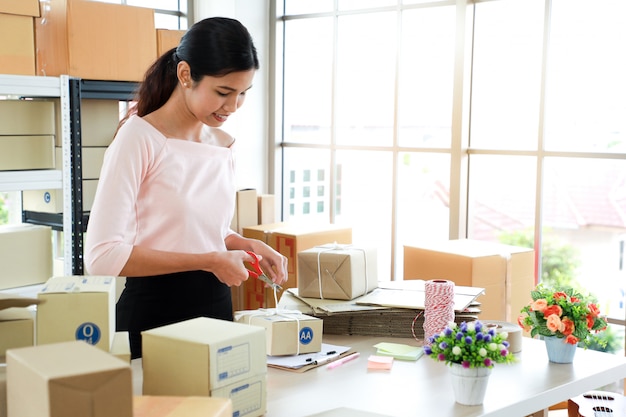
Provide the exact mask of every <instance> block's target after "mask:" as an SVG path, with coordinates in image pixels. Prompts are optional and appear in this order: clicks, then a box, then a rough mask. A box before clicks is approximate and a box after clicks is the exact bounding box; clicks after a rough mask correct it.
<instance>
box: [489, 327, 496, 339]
mask: <svg viewBox="0 0 626 417" xmlns="http://www.w3.org/2000/svg"><path fill="white" fill-rule="evenodd" d="M488 333H489V334H490V335H491V337H493V336H495V335H496V329H494V328H491V329H489V332H488Z"/></svg>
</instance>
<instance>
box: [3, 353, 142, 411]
mask: <svg viewBox="0 0 626 417" xmlns="http://www.w3.org/2000/svg"><path fill="white" fill-rule="evenodd" d="M132 390H133V388H132V376H131V369H130V365H129V364H127V363H124V362H122V361H121V360H119V359H117V358H115V357H113V356H112V355H110V354H108V353H105V352H102V351H101V350H100V349H97V348H95V347H93V346H90V345H89V344H87V343H84V342H79V341H74V342H65V343H55V344H50V345H45V346H33V347H26V348H20V349H11V350H9V351H8V352H7V398H8V416H9V417H24V416H29V417H104V416H116V417H132V413H133V404H132Z"/></svg>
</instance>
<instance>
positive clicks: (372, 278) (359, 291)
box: [298, 244, 378, 300]
mask: <svg viewBox="0 0 626 417" xmlns="http://www.w3.org/2000/svg"><path fill="white" fill-rule="evenodd" d="M377 287H378V264H377V254H376V249H375V248H358V247H355V246H351V245H338V244H329V245H322V246H316V247H314V248H311V249H307V250H303V251H301V252H298V295H300V296H301V297H310V298H329V299H334V300H352V299H354V298H356V297H360V296H362V295H365V294H367V293H369V292H370V291H372V290H374V289H375V288H377Z"/></svg>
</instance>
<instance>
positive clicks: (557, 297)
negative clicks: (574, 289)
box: [552, 291, 567, 301]
mask: <svg viewBox="0 0 626 417" xmlns="http://www.w3.org/2000/svg"><path fill="white" fill-rule="evenodd" d="M552 297H553V298H554V301H559V300H560V299H561V298H564V299H565V300H567V294H565V293H564V292H563V291H556V292H555V293H554V295H553V296H552Z"/></svg>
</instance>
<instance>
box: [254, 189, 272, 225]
mask: <svg viewBox="0 0 626 417" xmlns="http://www.w3.org/2000/svg"><path fill="white" fill-rule="evenodd" d="M258 203H259V216H258V219H259V223H258V224H271V223H275V222H276V199H275V198H274V195H273V194H260V195H259V196H258Z"/></svg>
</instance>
